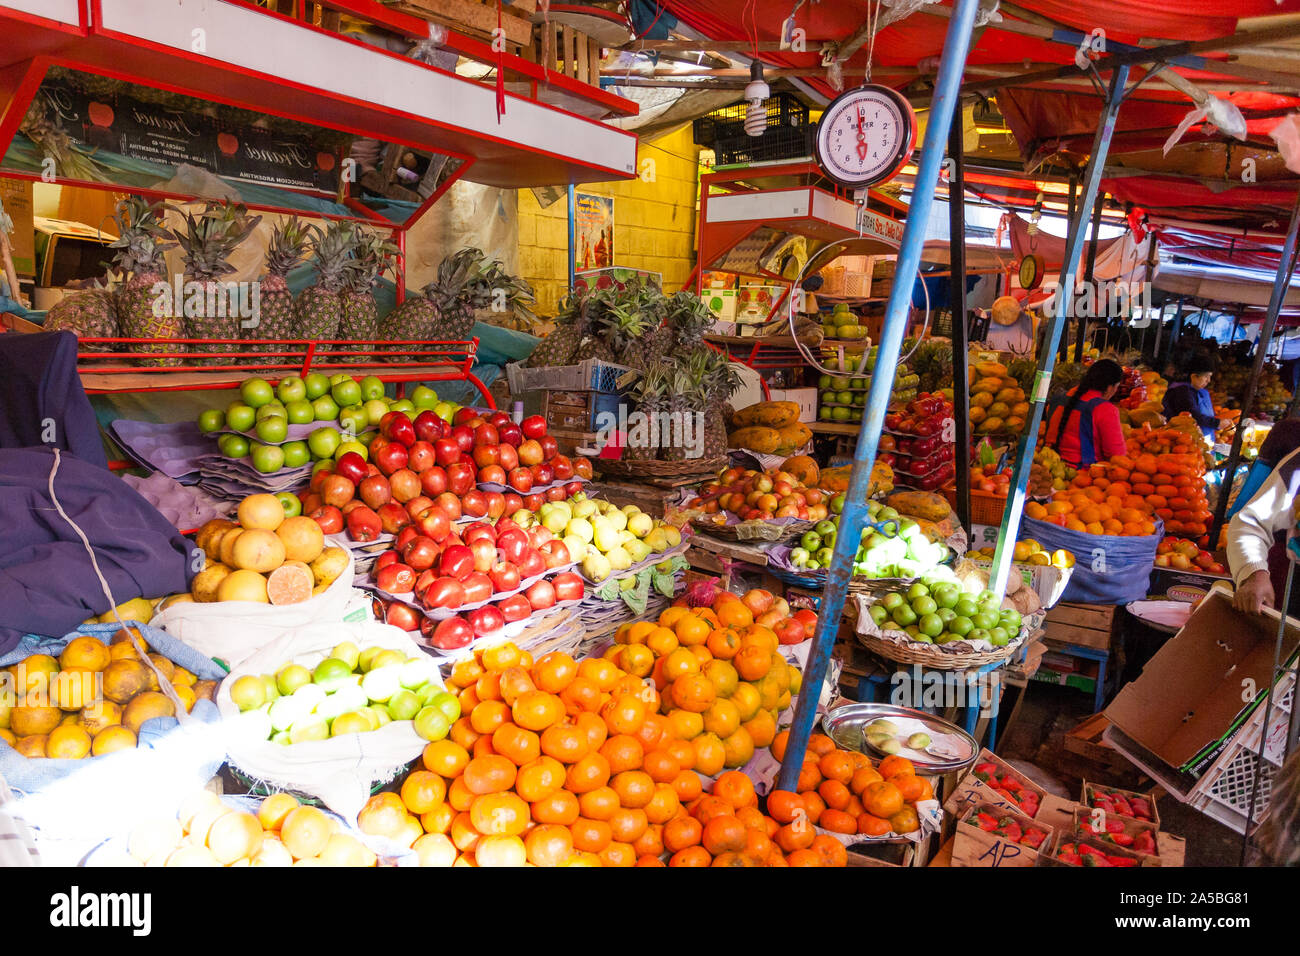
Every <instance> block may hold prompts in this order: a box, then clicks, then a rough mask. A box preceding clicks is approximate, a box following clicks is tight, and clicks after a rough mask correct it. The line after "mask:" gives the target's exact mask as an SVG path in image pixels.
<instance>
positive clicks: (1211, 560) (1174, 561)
mask: <svg viewBox="0 0 1300 956" xmlns="http://www.w3.org/2000/svg"><path fill="white" fill-rule="evenodd" d="M1155 566H1156V567H1157V568H1169V569H1171V570H1174V571H1194V572H1196V573H1199V574H1218V575H1223V576H1226V575H1227V573H1228V569H1227V568H1225V567H1224V566H1223V563H1222V562H1220V561H1217V560H1215V557H1214V555H1213V554H1212V553H1210V552H1209V551H1206V550H1205V549H1204V548H1202V547H1200V546H1199V545H1198V544H1197V543H1196V542H1195V541H1189V540H1188V539H1187V538H1178V537H1173V536H1170V537H1167V538H1164V539H1162V540H1161V542H1160V543H1159V544H1158V545H1156V560H1155Z"/></svg>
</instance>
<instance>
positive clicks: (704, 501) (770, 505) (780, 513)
mask: <svg viewBox="0 0 1300 956" xmlns="http://www.w3.org/2000/svg"><path fill="white" fill-rule="evenodd" d="M829 498H830V496H829V495H828V494H827V493H826V492H824V491H822V490H820V489H819V488H809V487H807V486H806V485H804V484H803V482H801V481H800V480H799V479H798V478H796V477H795V476H794V475H792V474H790V473H789V472H788V471H781V470H778V469H772V470H770V471H754V470H753V469H744V468H724V469H723V470H722V471H720V472H718V479H717V480H716V481H711V482H708V483H707V484H705V485H702V486H701V487H700V495H699V497H698V498H693V499H692V500H691V501H690V502H688V504H687V507H689V508H699V509H701V510H703V511H704V512H705V513H706V514H718V513H719V512H722V511H729V512H731V513H732V514H734V515H737V516H738V517H739V518H740V519H741V520H742V521H766V520H769V519H772V518H799V519H802V520H804V521H821V520H822V519H823V518H825V517H826V516H827V515H828V514H829V513H830V508H829V506H828V501H829Z"/></svg>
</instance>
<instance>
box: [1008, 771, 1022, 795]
mask: <svg viewBox="0 0 1300 956" xmlns="http://www.w3.org/2000/svg"><path fill="white" fill-rule="evenodd" d="M1002 786H1004V787H1006V789H1007V790H1009V791H1011V792H1012V793H1019V792H1020V791H1022V790H1024V789H1025V788H1024V785H1023V784H1021V782H1020V781H1019V780H1017V779H1016V778H1015V777H1013V776H1011V774H1007V775H1006V776H1005V777H1003V778H1002Z"/></svg>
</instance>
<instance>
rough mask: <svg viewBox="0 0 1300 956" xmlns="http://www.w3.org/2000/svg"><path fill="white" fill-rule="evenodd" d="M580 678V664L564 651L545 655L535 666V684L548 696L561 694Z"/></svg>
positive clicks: (533, 675)
mask: <svg viewBox="0 0 1300 956" xmlns="http://www.w3.org/2000/svg"><path fill="white" fill-rule="evenodd" d="M577 676H578V662H577V661H575V660H574V659H573V658H572V657H570V656H569V655H568V654H566V653H564V652H563V651H552V652H551V653H549V654H543V655H542V656H541V657H539V658H538V659H537V663H535V664H534V665H533V670H532V678H533V684H535V685H536V687H537V689H538V690H541V691H545V692H546V693H548V694H561V693H563V691H564V690H565V688H567V687H568V686H569V685H570V684H571V683H573V680H574V678H575V677H577Z"/></svg>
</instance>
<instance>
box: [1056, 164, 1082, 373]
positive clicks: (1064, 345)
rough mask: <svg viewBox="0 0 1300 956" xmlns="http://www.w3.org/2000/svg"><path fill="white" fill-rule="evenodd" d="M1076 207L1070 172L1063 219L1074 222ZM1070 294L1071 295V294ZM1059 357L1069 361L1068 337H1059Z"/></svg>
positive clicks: (1076, 179)
mask: <svg viewBox="0 0 1300 956" xmlns="http://www.w3.org/2000/svg"><path fill="white" fill-rule="evenodd" d="M1078 207H1079V174H1078V173H1077V172H1071V173H1070V194H1069V197H1068V201H1067V205H1066V212H1065V218H1066V220H1067V221H1068V222H1070V223H1073V222H1074V213H1075V211H1076V210H1077V209H1078ZM1056 294H1057V295H1060V294H1061V293H1060V292H1059V291H1058V292H1057V293H1056ZM1071 294H1072V295H1073V293H1071ZM1059 357H1060V360H1061V361H1062V362H1068V361H1069V360H1070V337H1069V336H1068V335H1063V336H1061V348H1060V356H1059Z"/></svg>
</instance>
